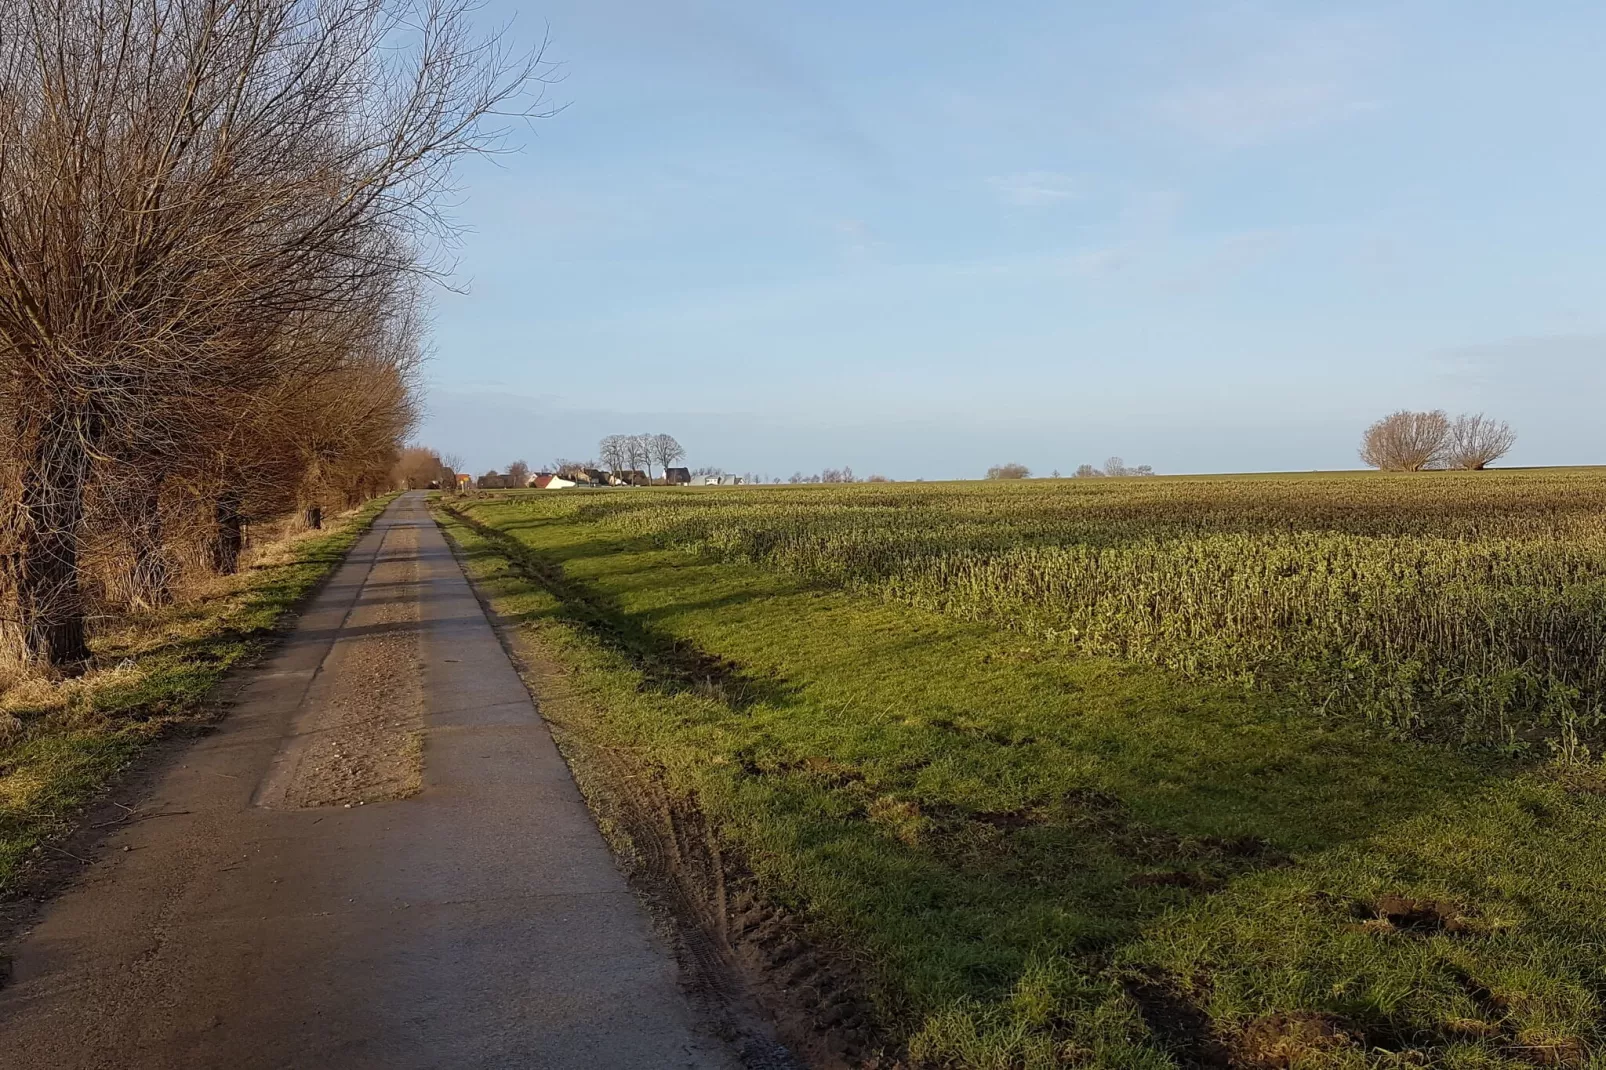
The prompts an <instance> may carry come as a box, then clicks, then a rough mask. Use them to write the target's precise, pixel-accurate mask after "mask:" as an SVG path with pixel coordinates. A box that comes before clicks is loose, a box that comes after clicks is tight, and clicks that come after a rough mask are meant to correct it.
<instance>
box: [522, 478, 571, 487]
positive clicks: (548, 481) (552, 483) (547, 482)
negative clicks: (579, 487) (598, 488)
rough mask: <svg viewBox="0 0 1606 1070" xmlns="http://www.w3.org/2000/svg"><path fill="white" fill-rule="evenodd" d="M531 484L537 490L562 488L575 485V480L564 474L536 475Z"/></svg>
mask: <svg viewBox="0 0 1606 1070" xmlns="http://www.w3.org/2000/svg"><path fill="white" fill-rule="evenodd" d="M530 486H532V487H534V488H535V489H536V490H562V489H563V488H564V487H572V486H574V480H572V479H564V478H563V477H562V476H534V477H532V478H531V479H530Z"/></svg>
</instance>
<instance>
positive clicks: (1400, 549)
mask: <svg viewBox="0 0 1606 1070" xmlns="http://www.w3.org/2000/svg"><path fill="white" fill-rule="evenodd" d="M585 513H586V514H587V515H590V516H594V517H595V518H596V519H599V520H607V521H609V522H612V523H616V524H619V525H620V526H622V527H625V528H628V529H629V530H632V531H635V532H637V533H638V534H643V535H648V536H651V537H652V538H654V539H655V540H657V541H659V542H661V543H664V544H666V545H674V546H680V547H683V548H686V549H692V550H696V551H698V552H702V553H709V554H712V555H715V556H718V557H720V558H722V559H725V560H733V561H735V560H740V561H751V562H753V563H755V564H760V565H763V566H764V567H766V568H774V569H778V570H781V571H785V572H790V573H793V574H796V575H800V576H805V577H808V578H810V579H814V580H818V581H821V582H825V583H829V584H832V585H836V586H843V587H848V588H852V589H855V590H860V591H863V592H865V593H867V594H871V595H875V596H878V597H883V598H890V599H896V600H898V601H902V602H904V603H907V604H912V605H921V606H927V607H930V608H936V609H940V610H942V611H944V612H946V613H949V614H952V615H956V616H964V617H969V618H972V619H977V620H984V621H988V622H991V623H994V624H996V625H1000V626H1004V627H1009V628H1011V629H1013V630H1016V631H1019V632H1021V633H1022V634H1024V635H1027V636H1030V637H1032V638H1033V639H1034V640H1036V641H1052V642H1055V643H1057V644H1059V645H1061V646H1063V647H1065V648H1067V649H1070V650H1073V651H1076V652H1080V653H1083V654H1098V655H1105V656H1111V657H1119V658H1125V659H1130V660H1141V661H1147V662H1150V663H1152V664H1157V665H1161V666H1164V667H1167V668H1171V669H1175V670H1177V671H1181V672H1185V673H1187V674H1189V675H1190V676H1193V677H1195V678H1198V679H1206V680H1217V681H1228V682H1236V681H1250V682H1254V683H1256V684H1258V685H1260V686H1262V687H1264V688H1266V689H1267V690H1268V691H1273V692H1276V693H1277V694H1279V695H1281V696H1283V697H1284V698H1285V699H1287V700H1289V701H1291V702H1293V703H1295V704H1297V705H1302V706H1311V705H1318V706H1321V707H1323V708H1324V709H1326V710H1328V711H1330V712H1332V713H1335V714H1344V715H1348V716H1364V717H1367V718H1369V719H1371V720H1372V721H1374V722H1375V723H1376V724H1378V725H1379V726H1381V727H1385V728H1387V729H1388V730H1391V731H1393V732H1395V733H1397V734H1400V735H1414V736H1418V737H1434V738H1438V739H1441V740H1447V741H1452V742H1478V743H1482V744H1485V745H1498V746H1504V747H1507V748H1510V749H1513V750H1521V749H1537V750H1539V751H1541V752H1543V751H1545V750H1546V749H1547V748H1549V747H1562V748H1570V747H1575V746H1576V745H1577V744H1578V743H1579V741H1581V740H1582V741H1585V742H1586V743H1587V744H1590V745H1596V746H1599V745H1602V744H1606V661H1603V660H1602V659H1601V658H1600V656H1599V653H1600V651H1601V650H1602V649H1603V648H1606V471H1603V470H1602V469H1597V468H1590V469H1554V470H1531V471H1516V472H1507V471H1500V472H1432V473H1410V474H1404V475H1392V474H1382V473H1369V474H1360V473H1350V474H1345V475H1341V476H1332V475H1321V476H1301V477H1283V476H1277V477H1261V478H1256V479H1244V478H1221V477H1198V478H1187V479H1182V478H1153V479H1113V480H1112V479H1077V480H1054V481H1042V480H1031V481H1002V482H997V481H995V482H971V483H947V484H898V485H879V486H878V485H869V486H865V485H859V486H837V487H830V486H826V487H803V488H776V487H754V488H750V489H745V490H743V491H742V492H740V493H739V494H732V493H730V492H726V493H724V494H721V493H720V492H718V491H713V492H706V491H696V490H690V491H682V492H680V493H677V494H668V495H666V494H663V493H647V494H599V495H594V496H592V497H591V498H590V499H589V500H588V502H587V504H586V506H585Z"/></svg>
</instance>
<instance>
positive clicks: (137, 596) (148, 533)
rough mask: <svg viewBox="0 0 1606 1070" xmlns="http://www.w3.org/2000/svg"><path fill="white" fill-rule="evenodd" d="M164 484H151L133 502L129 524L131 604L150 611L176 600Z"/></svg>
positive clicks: (129, 592)
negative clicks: (164, 515)
mask: <svg viewBox="0 0 1606 1070" xmlns="http://www.w3.org/2000/svg"><path fill="white" fill-rule="evenodd" d="M161 498H162V483H161V480H160V479H157V480H154V481H151V482H149V483H147V484H146V485H145V486H144V487H142V488H140V489H139V491H138V496H137V497H136V498H135V500H134V502H133V508H134V510H135V511H136V512H135V515H134V516H133V517H132V518H130V519H131V523H130V524H129V551H130V563H129V573H128V582H129V590H128V597H129V601H130V602H131V603H133V604H135V605H142V606H144V607H145V608H148V609H155V608H157V607H159V606H165V605H167V604H168V603H169V602H171V601H172V600H173V570H172V566H171V563H170V562H169V560H168V556H167V545H166V543H165V542H164V541H163V539H162V510H161Z"/></svg>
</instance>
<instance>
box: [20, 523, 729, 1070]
mask: <svg viewBox="0 0 1606 1070" xmlns="http://www.w3.org/2000/svg"><path fill="white" fill-rule="evenodd" d="M398 607H400V608H399V609H398ZM409 631H411V632H412V633H413V634H412V636H408V632H409ZM375 637H383V638H384V639H385V641H386V642H385V645H384V646H373V645H372V644H371V643H370V642H369V641H370V640H373V639H374V638H375ZM364 644H369V645H364ZM398 644H401V645H398ZM374 651H383V652H384V656H385V658H386V662H385V664H391V663H396V665H395V669H394V671H396V672H402V673H407V672H411V673H415V674H416V675H417V677H418V683H419V684H420V685H421V699H415V700H413V701H415V702H421V705H422V709H421V710H410V709H406V708H402V707H405V706H407V704H408V702H409V699H408V695H409V694H415V695H416V694H419V693H420V688H411V690H410V689H409V687H393V688H388V689H385V688H376V689H369V688H365V687H357V686H354V685H353V683H352V681H353V680H359V679H360V677H359V676H358V674H359V673H369V674H371V673H373V672H374V666H375V662H374V656H373V652H374ZM365 652H366V653H365ZM369 693H379V694H384V695H385V696H387V697H386V698H385V699H384V702H385V703H390V704H393V705H394V706H395V707H396V708H394V709H391V708H385V709H379V710H377V711H376V710H374V709H364V708H363V707H362V703H361V702H360V701H359V702H356V703H355V705H354V704H353V695H354V694H356V695H360V694H369ZM358 722H361V723H360V724H359V723H358ZM375 725H377V726H378V735H375V734H374V733H371V732H370V733H368V735H367V736H364V735H363V733H362V731H359V729H363V728H364V726H368V727H372V726H375ZM354 726H355V727H354ZM415 727H416V728H418V729H419V730H421V732H422V739H423V747H422V770H421V788H420V790H418V793H417V794H415V795H412V796H411V797H408V798H400V799H395V798H392V799H390V800H389V801H383V800H377V801H368V798H365V797H364V796H363V794H362V793H363V792H364V791H366V790H369V788H365V787H364V783H363V777H364V775H366V774H364V772H363V769H362V768H358V767H357V766H360V765H361V763H362V761H363V760H364V757H363V754H362V753H360V752H361V749H362V747H364V746H368V747H375V746H377V747H380V748H381V749H383V748H385V747H393V746H394V745H396V744H397V742H398V741H401V743H403V744H405V743H407V742H408V741H411V743H412V750H411V751H410V754H411V760H412V761H413V762H414V763H415V765H416V762H417V747H416V743H417V738H418V737H417V735H416V734H413V730H414V728H415ZM354 731H355V732H356V733H357V734H356V735H355V736H353V735H352V732H354ZM342 733H345V734H344V735H342ZM387 733H388V735H387ZM331 740H333V742H331ZM365 740H366V742H365ZM376 740H377V742H375V741H376ZM321 745H327V747H328V748H329V749H328V751H327V756H325V752H323V751H320V750H318V748H319V747H320V746H321ZM347 750H353V751H356V752H358V753H355V755H353V754H347V753H346V751H347ZM398 753H399V752H398ZM381 757H382V758H383V757H384V756H381ZM405 757H406V756H405V755H403V757H402V758H398V757H397V754H395V753H393V754H390V755H389V757H388V759H386V761H388V762H389V764H385V761H381V762H380V765H381V766H382V768H381V773H382V774H383V775H382V776H381V777H380V780H379V781H376V783H379V785H380V789H385V788H386V786H387V785H389V786H390V787H394V786H395V785H396V784H397V783H399V782H401V781H402V780H405V777H404V776H402V775H401V773H400V772H398V769H399V768H400V766H398V764H397V763H398V762H399V761H402V760H403V759H404V758H405ZM392 759H394V760H392ZM353 761H355V762H356V763H357V766H353V769H354V770H355V771H354V772H353V771H351V770H348V771H347V772H348V773H349V776H348V777H347V781H349V783H348V782H347V781H342V780H341V779H340V776H339V775H337V774H338V770H336V772H335V773H330V771H329V769H327V768H324V767H325V766H329V767H331V768H332V765H333V764H338V763H339V762H353ZM320 762H321V763H322V764H321V765H320ZM414 771H415V772H417V770H416V769H415V770H414ZM331 777H332V778H333V779H331ZM309 778H310V783H311V785H312V787H311V789H308V788H307V784H306V783H302V784H301V787H300V788H297V787H296V785H297V783H299V782H306V781H309ZM417 782H418V780H417V778H416V777H415V783H417ZM331 785H333V786H332V787H331ZM370 787H371V785H370ZM380 789H376V790H380ZM398 790H411V789H410V788H403V789H398ZM341 791H345V792H347V793H348V794H346V795H345V796H344V797H345V798H347V799H350V798H358V799H360V800H361V805H355V804H354V805H350V806H347V805H346V804H345V803H342V802H338V801H337V802H333V803H331V802H328V801H327V800H328V799H330V798H335V799H339V798H341V797H342V796H341V795H340V794H339V793H340V792H341ZM331 792H333V793H334V794H331ZM320 799H321V800H325V801H323V802H322V803H317V802H316V801H317V800H320ZM298 800H299V802H298ZM307 800H313V801H314V803H308V801H307ZM6 951H7V952H8V953H9V954H10V955H11V957H12V960H13V961H12V971H11V979H10V981H9V982H8V983H7V985H6V986H5V988H4V989H0V1067H6V1068H12V1067H15V1068H18V1070H21V1068H24V1067H27V1068H31V1070H47V1068H64V1070H65V1068H79V1067H108V1068H110V1067H117V1068H156V1067H164V1068H169V1067H170V1068H179V1067H183V1068H199V1067H221V1068H227V1070H254V1068H258V1067H260V1068H269V1067H274V1068H280V1067H295V1068H301V1070H335V1068H345V1067H374V1068H380V1067H383V1068H385V1070H400V1068H412V1067H417V1068H425V1067H430V1068H442V1070H456V1068H479V1067H510V1068H511V1067H530V1068H568V1067H573V1068H576V1070H579V1068H586V1070H606V1068H614V1067H617V1068H641V1070H672V1068H679V1067H698V1068H702V1067H712V1068H720V1070H734V1068H735V1067H736V1066H737V1062H736V1060H735V1059H734V1057H733V1056H732V1055H731V1054H730V1053H729V1052H728V1051H727V1050H726V1049H725V1047H724V1046H723V1045H722V1044H721V1043H719V1042H718V1041H717V1040H715V1039H714V1038H713V1037H712V1036H710V1035H708V1033H707V1032H706V1030H705V1029H704V1028H703V1027H702V1026H701V1025H700V1023H699V1022H698V1021H697V1019H696V1016H695V1015H694V1013H693V1012H692V1011H691V1009H690V1008H689V1006H688V1004H687V1001H686V999H685V998H684V997H683V996H682V993H681V991H680V988H679V987H678V975H677V971H676V968H675V966H674V964H673V962H672V961H671V960H670V958H669V957H668V953H667V952H666V950H665V949H664V948H663V946H662V945H661V943H660V941H659V940H658V939H657V937H656V936H655V934H654V933H653V932H652V930H651V928H650V926H649V924H648V921H647V918H646V915H645V914H644V912H643V910H642V908H641V907H640V905H639V904H638V902H637V901H636V900H635V898H634V897H633V896H632V895H631V892H630V891H629V889H628V888H627V887H626V884H625V881H624V879H623V878H622V877H621V875H620V874H619V872H618V870H617V869H616V868H615V866H614V863H613V860H612V859H611V857H610V856H609V853H608V850H607V847H606V846H605V844H604V843H603V840H602V837H601V835H600V834H599V833H598V831H597V829H596V826H595V824H594V823H593V821H592V818H591V815H590V813H589V812H588V811H587V809H586V807H585V803H584V801H583V800H582V799H581V797H580V795H579V792H578V791H577V790H576V789H575V786H574V783H573V781H572V780H571V778H570V776H569V771H568V768H567V767H566V766H565V764H564V762H563V760H562V758H561V757H560V756H559V755H558V753H557V751H556V749H555V748H554V747H553V745H552V740H551V738H550V736H549V735H548V733H547V730H546V728H545V726H544V725H543V724H542V723H541V721H540V719H539V717H538V716H537V715H536V712H535V710H534V708H533V707H532V704H531V701H530V698H529V695H528V693H527V692H526V691H525V688H524V685H523V683H522V682H521V681H520V679H519V677H518V676H517V674H516V673H515V672H514V670H513V667H512V665H511V664H510V663H509V662H508V659H507V656H506V655H505V653H504V652H503V650H502V648H501V646H500V645H499V644H498V642H497V639H496V636H495V634H494V633H493V632H492V630H491V627H490V624H489V623H488V622H487V621H486V619H485V616H484V614H483V613H482V611H481V609H480V606H479V604H478V603H477V602H476V600H475V598H474V596H473V594H472V592H471V591H470V590H469V587H468V585H467V583H466V582H465V580H464V578H463V574H462V572H461V570H460V569H459V568H458V566H457V564H456V562H455V561H454V560H453V558H452V556H451V553H450V552H449V550H448V549H447V546H446V544H445V541H444V540H443V538H442V537H441V535H440V533H439V531H438V530H437V529H436V527H435V525H434V524H433V523H432V522H431V521H430V519H429V517H428V514H427V513H426V511H425V508H424V503H423V500H422V496H421V495H418V494H412V495H407V496H404V497H403V498H401V499H400V500H398V501H397V502H396V503H395V504H394V505H392V506H391V507H390V508H389V509H388V510H387V511H386V512H385V514H384V515H383V516H382V517H380V519H379V521H378V523H377V524H376V525H375V527H374V529H373V530H372V531H371V532H370V533H369V534H368V535H367V536H366V537H364V539H363V540H362V541H361V542H360V543H359V544H358V545H357V547H356V548H355V549H354V550H353V551H352V553H351V555H350V557H349V558H348V559H347V561H346V563H345V564H344V565H343V566H342V567H341V569H340V570H339V572H338V573H337V574H336V576H335V577H333V579H332V580H331V582H330V583H329V585H328V586H326V587H325V588H324V590H323V591H322V593H321V594H319V595H318V597H317V598H316V600H315V601H314V602H313V603H312V604H311V606H310V607H309V608H308V611H307V612H306V613H305V614H304V615H303V617H302V619H301V621H300V623H299V626H298V628H297V629H296V631H295V633H294V634H293V636H292V637H291V638H290V639H289V641H288V643H287V644H286V645H285V646H284V648H283V649H282V650H281V652H280V653H279V654H278V655H277V656H276V657H275V658H273V659H272V660H271V661H270V662H268V663H267V664H265V665H264V666H262V668H260V669H259V670H257V671H256V672H254V673H253V675H252V676H251V677H250V678H249V679H248V681H247V683H246V686H245V687H244V689H243V691H242V693H241V697H240V701H239V703H238V705H237V708H236V709H235V710H234V711H233V712H232V713H231V714H230V715H229V717H228V718H227V720H226V721H224V722H223V724H222V726H221V727H220V728H219V730H218V731H216V732H215V733H214V734H212V735H210V736H208V737H206V738H204V739H202V740H200V741H199V742H197V743H195V744H194V745H193V746H192V747H190V748H189V749H188V750H187V751H186V752H185V753H184V754H183V755H182V756H180V757H178V758H177V759H175V760H174V762H173V763H172V764H171V765H170V766H169V767H168V768H167V769H166V770H165V771H164V772H162V773H161V774H160V775H159V776H158V778H157V779H156V783H155V787H154V790H153V792H152V793H151V794H150V796H149V797H147V798H144V799H143V800H142V801H141V802H140V804H139V808H138V812H137V814H136V815H135V819H134V820H132V821H130V822H129V823H128V824H127V825H125V826H122V827H120V828H119V829H118V831H117V832H116V833H115V834H114V835H113V836H111V837H110V838H109V840H108V842H107V843H106V844H105V847H104V849H103V850H102V851H101V853H100V861H98V862H96V863H95V864H94V865H92V866H91V867H90V869H89V870H88V871H87V873H86V876H85V878H84V879H83V880H82V881H80V882H78V883H77V884H75V885H74V886H73V888H71V889H70V890H69V891H68V892H67V893H66V894H64V895H63V896H61V897H60V898H59V899H57V900H56V901H55V902H54V903H53V904H52V905H51V906H50V907H48V908H47V909H46V910H45V911H44V912H43V913H42V914H41V915H40V916H39V917H38V918H37V919H36V922H35V924H34V925H33V926H32V928H31V930H30V931H28V932H27V933H25V934H23V935H22V936H21V937H20V938H19V939H18V941H17V942H16V943H15V944H14V945H13V946H11V947H9V948H7V949H6Z"/></svg>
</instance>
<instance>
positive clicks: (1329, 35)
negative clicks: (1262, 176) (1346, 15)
mask: <svg viewBox="0 0 1606 1070" xmlns="http://www.w3.org/2000/svg"><path fill="white" fill-rule="evenodd" d="M1223 29H1224V30H1225V31H1226V32H1227V33H1228V35H1229V36H1230V37H1233V38H1237V37H1240V36H1241V37H1242V38H1243V39H1245V40H1249V41H1251V42H1253V43H1252V44H1251V45H1250V46H1249V47H1248V48H1236V49H1230V50H1229V55H1228V56H1227V58H1226V59H1225V60H1223V61H1219V62H1215V63H1212V64H1210V66H1209V69H1207V70H1203V71H1200V72H1198V73H1197V74H1196V75H1195V76H1193V77H1191V78H1189V79H1187V80H1185V81H1184V82H1183V83H1182V84H1180V85H1178V86H1176V87H1175V88H1172V89H1170V90H1167V91H1164V92H1162V93H1160V94H1158V95H1157V96H1155V97H1154V98H1153V99H1152V101H1151V105H1152V110H1153V112H1154V114H1155V115H1157V116H1158V117H1159V118H1160V119H1161V120H1162V121H1163V122H1165V123H1166V124H1168V125H1170V126H1173V127H1175V128H1177V129H1179V130H1181V131H1183V132H1184V133H1187V134H1190V135H1192V136H1193V137H1196V138H1199V139H1201V140H1203V141H1208V142H1211V143H1214V144H1217V145H1222V146H1226V147H1229V148H1236V147H1242V146H1246V145H1253V144H1257V143H1260V142H1264V141H1269V140H1272V139H1274V138H1277V137H1282V136H1286V135H1289V134H1293V133H1298V132H1300V131H1304V130H1309V129H1312V128H1315V127H1320V126H1325V125H1328V124H1331V123H1338V122H1343V121H1346V120H1350V119H1353V118H1355V117H1357V116H1361V115H1365V114H1367V113H1369V112H1374V111H1377V110H1378V109H1380V108H1381V107H1382V102H1381V101H1380V100H1379V99H1378V98H1377V95H1376V93H1375V91H1374V90H1373V88H1372V87H1371V86H1370V85H1369V84H1368V80H1369V75H1370V73H1371V68H1372V66H1373V65H1374V63H1375V61H1376V58H1377V55H1378V53H1379V52H1380V51H1381V50H1382V46H1381V45H1380V44H1379V39H1378V35H1377V34H1376V33H1375V32H1374V31H1372V30H1371V29H1370V28H1368V27H1366V26H1362V25H1358V24H1355V23H1350V22H1343V21H1334V20H1322V21H1319V22H1315V23H1309V24H1305V25H1302V26H1297V27H1292V28H1287V27H1284V28H1277V27H1271V28H1267V27H1256V28H1255V29H1256V30H1258V31H1259V32H1252V31H1250V30H1249V29H1246V28H1243V27H1233V26H1228V27H1224V28H1223Z"/></svg>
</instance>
